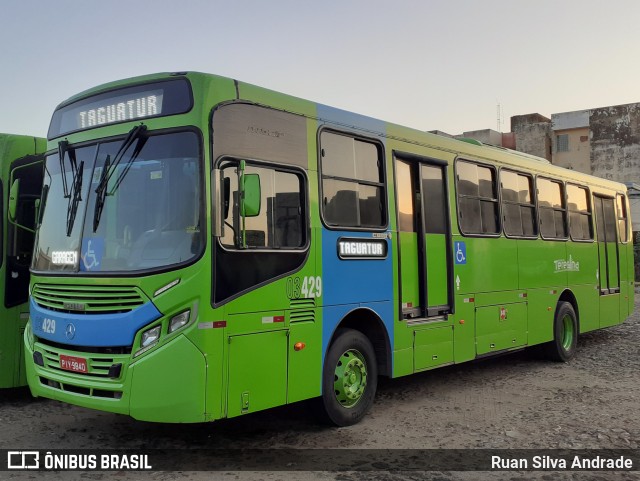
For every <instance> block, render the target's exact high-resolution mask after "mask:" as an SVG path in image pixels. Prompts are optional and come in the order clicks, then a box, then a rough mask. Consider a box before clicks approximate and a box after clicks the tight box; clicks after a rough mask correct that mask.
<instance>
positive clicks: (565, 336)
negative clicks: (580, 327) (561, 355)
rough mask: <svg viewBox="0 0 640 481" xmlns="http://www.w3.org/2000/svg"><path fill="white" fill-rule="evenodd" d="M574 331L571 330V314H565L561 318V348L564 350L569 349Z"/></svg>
mask: <svg viewBox="0 0 640 481" xmlns="http://www.w3.org/2000/svg"><path fill="white" fill-rule="evenodd" d="M574 335H575V332H574V331H573V319H572V318H571V316H569V315H566V316H564V317H563V318H562V348H563V349H564V350H565V351H568V350H570V349H571V346H572V345H573V336H574Z"/></svg>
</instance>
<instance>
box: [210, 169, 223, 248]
mask: <svg viewBox="0 0 640 481" xmlns="http://www.w3.org/2000/svg"><path fill="white" fill-rule="evenodd" d="M211 208H212V213H213V219H214V220H213V229H212V234H213V236H214V237H222V236H223V235H224V214H223V212H222V210H223V199H222V171H221V170H220V169H213V170H212V171H211Z"/></svg>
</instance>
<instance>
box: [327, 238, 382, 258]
mask: <svg viewBox="0 0 640 481" xmlns="http://www.w3.org/2000/svg"><path fill="white" fill-rule="evenodd" d="M338 257H340V258H341V259H385V258H386V257H387V241H386V240H385V239H366V238H345V237H341V238H340V239H338Z"/></svg>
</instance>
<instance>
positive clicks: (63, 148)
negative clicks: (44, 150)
mask: <svg viewBox="0 0 640 481" xmlns="http://www.w3.org/2000/svg"><path fill="white" fill-rule="evenodd" d="M68 150H69V142H67V141H66V140H61V141H60V142H58V159H59V160H60V176H61V177H62V192H63V193H64V198H65V199H68V198H69V196H70V194H69V189H68V188H67V170H66V169H65V168H64V154H65V153H66V152H67V151H68ZM69 162H71V157H69ZM71 168H72V169H73V165H72V166H71Z"/></svg>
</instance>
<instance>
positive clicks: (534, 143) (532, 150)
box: [511, 114, 552, 161]
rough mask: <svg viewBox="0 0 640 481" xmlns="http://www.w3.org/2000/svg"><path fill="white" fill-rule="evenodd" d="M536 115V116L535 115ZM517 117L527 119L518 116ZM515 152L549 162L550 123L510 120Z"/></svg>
mask: <svg viewBox="0 0 640 481" xmlns="http://www.w3.org/2000/svg"><path fill="white" fill-rule="evenodd" d="M535 115H537V114H535ZM518 117H528V116H525V115H519V116H518ZM511 128H512V130H513V133H514V135H515V141H516V150H518V151H520V152H525V153H527V154H531V155H537V156H538V157H542V158H543V159H547V160H549V161H551V136H552V132H551V122H550V121H549V119H547V120H546V121H543V122H533V123H531V122H515V123H514V121H513V117H512V118H511Z"/></svg>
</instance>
